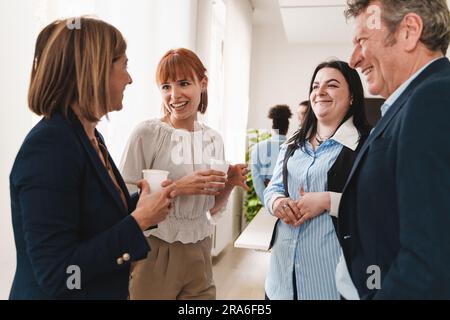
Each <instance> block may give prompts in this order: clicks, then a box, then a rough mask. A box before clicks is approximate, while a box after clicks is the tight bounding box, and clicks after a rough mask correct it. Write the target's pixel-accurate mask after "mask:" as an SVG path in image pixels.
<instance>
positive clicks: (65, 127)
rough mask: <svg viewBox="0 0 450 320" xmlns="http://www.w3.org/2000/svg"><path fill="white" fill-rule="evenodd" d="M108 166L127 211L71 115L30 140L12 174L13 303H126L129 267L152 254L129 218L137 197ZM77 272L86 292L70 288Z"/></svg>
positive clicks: (41, 127)
mask: <svg viewBox="0 0 450 320" xmlns="http://www.w3.org/2000/svg"><path fill="white" fill-rule="evenodd" d="M96 135H97V136H99V133H98V132H96ZM99 137H100V136H99ZM100 138H101V137H100ZM109 161H110V163H111V165H112V167H113V171H114V174H115V175H116V177H117V181H118V183H119V185H120V187H121V188H122V190H123V192H124V194H125V196H126V200H127V203H128V208H129V210H128V211H127V210H126V209H125V206H124V203H123V202H122V200H121V198H120V194H119V192H118V190H117V189H116V188H115V185H114V184H113V182H112V180H111V177H110V176H109V174H108V172H107V170H106V168H105V166H104V165H103V163H102V161H101V160H100V158H99V156H98V154H97V152H96V150H95V149H94V147H93V146H92V144H91V142H90V141H89V139H88V137H87V135H86V133H85V131H84V129H83V127H82V125H81V123H80V122H79V121H78V119H77V118H76V116H75V115H74V114H73V112H71V111H70V112H69V115H68V117H67V118H66V117H64V116H63V115H62V114H59V113H56V114H55V115H53V116H52V117H51V118H49V119H43V120H41V121H40V122H39V123H38V124H37V125H36V126H35V127H34V128H33V129H32V130H31V131H30V133H29V134H28V135H27V137H26V138H25V141H24V142H23V144H22V146H21V148H20V150H19V152H18V154H17V157H16V160H15V162H14V165H13V168H12V171H11V175H10V191H11V209H12V222H13V229H14V239H15V243H16V250H17V268H16V273H15V276H14V282H13V285H12V289H11V293H10V299H127V297H128V281H129V275H130V262H132V261H136V260H140V259H143V258H145V257H146V256H147V254H148V251H149V250H150V248H149V246H148V244H147V241H146V239H145V237H144V235H143V233H142V231H141V230H140V228H139V226H138V224H137V223H136V221H135V220H134V218H133V217H132V216H130V215H129V212H131V211H133V210H134V209H135V207H136V202H137V196H135V197H134V198H130V195H129V194H128V191H127V188H126V187H125V184H124V182H123V180H122V178H121V175H120V173H119V171H118V170H117V168H116V166H115V165H114V162H113V161H112V159H111V158H110V159H109ZM126 253H127V254H129V256H130V259H129V260H128V261H125V262H124V263H121V264H120V262H119V263H118V258H121V257H123V255H124V254H126ZM71 266H75V267H71ZM74 268H79V269H78V270H79V271H80V273H78V272H76V271H74V270H77V269H74ZM77 274H80V275H81V277H80V278H79V280H80V284H81V288H80V289H77V288H74V289H70V288H73V286H74V284H75V285H76V283H77V282H76V278H74V276H76V275H77ZM68 284H69V285H68Z"/></svg>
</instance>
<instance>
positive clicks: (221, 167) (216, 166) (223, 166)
mask: <svg viewBox="0 0 450 320" xmlns="http://www.w3.org/2000/svg"><path fill="white" fill-rule="evenodd" d="M209 165H210V167H211V170H216V171H221V172H223V173H225V176H226V175H227V172H228V168H229V166H230V164H229V163H228V162H226V161H225V160H217V159H210V160H209Z"/></svg>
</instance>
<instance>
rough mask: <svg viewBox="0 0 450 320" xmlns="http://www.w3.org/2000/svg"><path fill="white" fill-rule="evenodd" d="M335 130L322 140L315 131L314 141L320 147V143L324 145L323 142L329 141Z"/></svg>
mask: <svg viewBox="0 0 450 320" xmlns="http://www.w3.org/2000/svg"><path fill="white" fill-rule="evenodd" d="M336 131H337V129H336V130H334V132H333V133H332V134H330V135H329V136H328V137H324V138H322V137H321V136H320V134H319V132H317V131H316V141H317V144H318V145H319V146H320V145H321V144H322V143H324V142H325V141H327V140H328V139H330V138H331V137H332V136H333V135H334V134H335V133H336Z"/></svg>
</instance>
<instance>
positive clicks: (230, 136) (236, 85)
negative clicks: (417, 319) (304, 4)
mask: <svg viewBox="0 0 450 320" xmlns="http://www.w3.org/2000/svg"><path fill="white" fill-rule="evenodd" d="M225 4H226V8H227V13H226V30H225V50H224V51H225V52H224V59H225V93H224V95H225V101H224V105H225V108H224V119H223V121H224V123H223V126H224V128H226V132H225V135H224V142H225V146H226V147H227V149H228V151H226V152H227V156H228V158H227V159H228V160H229V161H231V162H234V163H236V162H243V161H245V144H246V138H245V137H246V123H247V117H248V111H249V98H250V90H251V88H250V77H251V76H250V70H251V58H252V50H253V48H252V36H253V35H252V32H253V30H252V14H253V12H252V8H251V6H250V2H249V1H243V0H226V1H225Z"/></svg>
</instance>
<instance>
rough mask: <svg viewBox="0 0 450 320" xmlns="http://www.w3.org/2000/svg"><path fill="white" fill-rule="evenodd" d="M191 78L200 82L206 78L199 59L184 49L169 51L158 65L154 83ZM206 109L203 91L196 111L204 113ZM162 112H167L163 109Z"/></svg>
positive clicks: (206, 91)
mask: <svg viewBox="0 0 450 320" xmlns="http://www.w3.org/2000/svg"><path fill="white" fill-rule="evenodd" d="M184 77H187V78H192V79H195V78H196V79H197V80H198V81H201V80H202V79H204V78H206V79H207V78H208V77H207V76H206V68H205V66H204V65H203V63H202V62H201V61H200V58H199V57H198V56H197V55H196V54H195V53H194V52H192V51H191V50H189V49H185V48H178V49H171V50H169V51H167V52H166V53H165V54H164V56H163V57H162V58H161V60H160V61H159V63H158V67H157V68H156V83H157V84H158V85H160V84H162V83H165V82H167V80H169V79H172V80H176V79H178V78H184ZM207 107H208V90H207V89H205V91H204V92H202V94H201V97H200V103H199V105H198V109H197V110H198V111H199V112H200V113H202V114H203V113H205V112H206V108H207ZM164 112H167V110H166V109H165V108H164Z"/></svg>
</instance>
